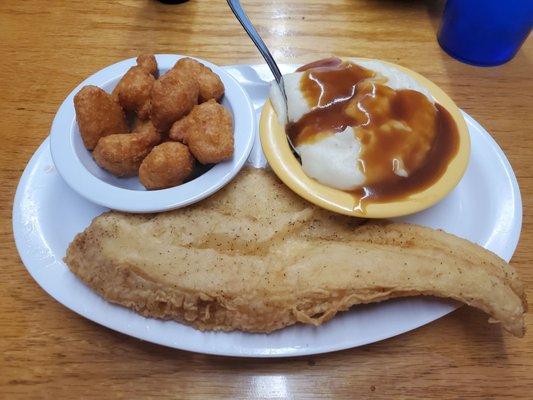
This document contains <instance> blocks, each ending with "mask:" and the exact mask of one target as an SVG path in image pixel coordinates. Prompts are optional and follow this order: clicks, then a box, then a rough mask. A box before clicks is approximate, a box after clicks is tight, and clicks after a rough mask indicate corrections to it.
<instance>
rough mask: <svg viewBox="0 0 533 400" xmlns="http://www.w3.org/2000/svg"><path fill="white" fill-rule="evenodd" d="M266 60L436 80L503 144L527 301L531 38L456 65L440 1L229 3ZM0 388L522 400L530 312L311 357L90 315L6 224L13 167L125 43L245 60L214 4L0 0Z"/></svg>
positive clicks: (247, 53) (19, 393)
mask: <svg viewBox="0 0 533 400" xmlns="http://www.w3.org/2000/svg"><path fill="white" fill-rule="evenodd" d="M243 4H244V6H245V8H246V10H247V11H248V13H249V15H250V17H251V19H252V20H253V21H254V23H255V24H257V27H258V29H259V31H260V32H261V34H263V35H264V37H265V40H266V42H267V43H268V44H269V45H270V46H271V48H272V49H273V54H274V56H275V58H276V59H277V60H279V61H280V62H305V61H310V60H313V59H317V58H320V57H324V56H329V55H332V54H337V55H340V56H349V55H350V56H363V57H374V58H381V59H384V60H389V61H393V62H396V63H399V64H402V65H404V66H406V67H409V68H412V69H414V70H415V71H418V72H420V73H422V74H423V75H425V76H426V77H428V78H429V79H431V80H433V81H434V82H436V83H437V84H438V85H440V86H441V87H442V88H443V89H444V90H445V91H447V92H448V93H449V94H450V95H451V97H452V98H453V99H454V100H455V101H456V102H457V104H458V105H459V106H460V107H461V108H463V109H464V110H465V111H466V112H468V113H469V114H470V115H472V116H473V117H474V118H475V119H477V120H478V121H479V122H480V123H481V124H482V125H484V126H485V127H486V128H487V129H488V130H489V132H491V134H492V135H493V137H494V138H495V139H496V141H497V142H498V144H499V145H500V146H501V147H502V148H503V149H504V151H505V153H506V154H507V156H508V158H509V160H510V162H511V164H512V166H513V168H514V169H515V171H516V175H517V177H518V181H519V183H520V187H521V192H522V196H523V197H522V199H523V203H524V225H523V230H522V236H521V240H520V244H519V246H518V249H517V251H516V254H515V256H514V257H513V260H512V264H513V265H514V266H515V267H516V268H517V269H518V271H519V273H520V275H521V277H522V279H523V281H524V282H525V285H526V290H527V294H528V296H529V298H530V299H531V298H533V266H532V251H533V213H532V211H531V210H532V207H533V193H532V192H533V132H532V128H531V127H532V126H533V97H532V96H533V95H532V93H533V84H532V82H533V81H532V76H533V68H532V58H533V43H532V42H533V41H532V40H531V39H530V40H529V41H528V42H526V44H525V45H524V47H523V48H522V50H521V51H520V52H519V54H518V55H517V56H516V58H515V59H514V60H512V61H511V62H509V63H508V64H506V65H504V66H501V67H497V68H485V69H484V68H476V67H472V66H468V65H464V64H461V63H459V62H457V61H455V60H453V59H451V58H450V57H449V56H447V55H446V54H445V53H443V52H442V51H441V50H440V48H439V46H438V44H437V42H436V40H435V33H436V29H437V26H438V21H439V17H440V11H441V9H442V2H441V1H384V0H372V1H370V0H368V1H356V0H286V1H282V0H266V1H265V0H244V1H243ZM0 50H1V52H2V60H1V63H0V97H1V102H0V107H1V113H0V116H1V117H0V124H1V129H0V135H1V136H0V137H1V139H2V141H1V145H0V179H1V182H2V184H3V185H4V189H3V190H2V191H0V221H1V223H0V235H1V236H0V267H1V273H2V275H1V277H0V398H1V399H31V398H45V399H48V398H50V399H76V398H86V399H103V398H124V399H133V398H195V399H207V398H265V399H271V398H302V399H303V398H306V399H308V398H336V399H340V398H427V399H433V398H484V399H486V398H495V399H502V398H514V399H526V398H532V396H533V395H532V393H533V329H532V328H533V326H532V325H533V318H532V317H531V314H528V315H527V316H526V322H527V325H528V327H529V330H530V332H529V333H528V334H526V336H525V338H523V339H516V338H513V337H511V336H510V335H509V334H507V333H505V332H502V331H501V329H500V328H499V327H498V326H495V325H489V324H487V318H486V316H485V315H484V314H482V313H480V312H477V311H475V310H473V309H470V308H467V307H463V308H462V309H460V310H459V311H457V312H454V313H452V314H451V315H449V316H447V317H445V318H442V319H441V320H439V321H436V322H434V323H431V324H429V325H426V326H424V327H422V328H420V329H418V330H416V331H413V332H410V333H407V334H404V335H401V336H399V337H396V338H392V339H389V340H386V341H384V342H381V343H375V344H372V345H368V346H364V347H361V348H356V349H351V350H346V351H341V352H337V353H333V354H326V355H320V356H313V357H303V358H293V359H281V360H261V359H236V358H223V357H213V356H205V355H199V354H192V353H187V352H182V351H177V350H172V349H168V348H164V347H160V346H157V345H152V344H149V343H145V342H142V341H139V340H137V339H133V338H130V337H127V336H124V335H122V334H118V333H115V332H113V331H111V330H109V329H106V328H103V327H101V326H98V325H96V324H94V323H92V322H89V321H88V320H86V319H84V318H82V317H80V316H78V315H76V314H74V313H73V312H71V311H69V310H67V309H66V308H65V307H63V306H62V305H61V304H59V303H57V302H56V301H54V300H53V299H52V298H51V297H49V296H48V295H47V294H46V293H45V292H44V291H43V290H42V289H41V288H40V287H39V286H38V285H37V284H36V283H35V282H34V281H33V280H32V278H31V277H30V276H29V275H28V273H27V272H26V270H25V268H24V266H23V265H22V263H21V261H20V259H19V256H18V254H17V251H16V249H15V244H14V242H13V236H12V229H11V209H12V202H13V196H14V193H15V189H16V186H17V183H18V180H19V177H20V175H21V173H22V171H23V169H24V167H25V165H26V163H27V161H28V160H29V158H30V157H31V155H32V154H33V152H34V151H35V150H36V149H37V147H38V146H39V144H40V143H41V142H42V141H43V140H44V138H46V136H47V135H48V132H49V127H50V123H51V121H52V118H53V116H54V113H55V112H56V110H57V108H58V106H59V105H60V103H61V102H62V101H63V99H64V97H65V96H66V95H67V94H68V93H69V92H70V91H71V90H72V89H73V88H74V87H75V86H76V85H77V84H78V83H79V82H80V81H82V80H83V79H84V78H85V77H87V76H88V75H90V74H92V73H94V72H95V71H97V70H99V69H101V68H103V67H105V66H107V65H109V64H111V63H114V62H116V61H119V60H121V59H124V58H128V57H132V56H135V55H136V54H138V53H139V52H141V51H143V52H155V53H182V54H189V55H194V56H199V57H202V58H205V59H208V60H211V61H213V62H215V63H218V64H222V65H224V64H238V63H260V62H262V60H261V58H260V56H259V53H258V52H257V51H256V50H255V48H254V47H253V45H252V43H251V42H250V40H248V38H247V36H246V35H245V33H244V31H243V30H242V29H241V27H240V25H239V24H238V22H237V21H236V20H235V19H234V17H233V15H232V14H231V12H230V11H229V9H228V7H227V5H226V2H225V1H223V0H191V1H189V2H188V3H185V4H182V5H174V6H170V5H163V4H160V3H158V2H156V1H152V0H116V1H111V0H108V1H103V0H91V1H85V0H83V1H81V0H68V1H67V0H65V1H62V0H48V1H38V0H25V1H15V0H3V1H2V2H0Z"/></svg>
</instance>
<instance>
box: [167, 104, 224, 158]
mask: <svg viewBox="0 0 533 400" xmlns="http://www.w3.org/2000/svg"><path fill="white" fill-rule="evenodd" d="M169 135H170V138H171V139H172V140H178V141H181V142H183V143H186V144H187V145H188V146H189V150H190V151H191V153H192V154H193V155H194V157H196V159H197V160H198V161H200V162H201V163H202V164H211V163H218V162H220V161H223V160H226V159H228V158H231V156H233V119H232V116H231V114H230V112H229V111H228V110H226V108H225V107H224V106H222V105H220V104H219V103H217V102H216V101H215V100H209V101H207V102H205V103H202V104H200V105H197V106H194V108H193V109H192V111H191V112H190V113H189V115H187V116H186V117H184V118H182V119H181V120H179V121H177V122H175V123H174V124H173V125H172V127H171V129H170V133H169Z"/></svg>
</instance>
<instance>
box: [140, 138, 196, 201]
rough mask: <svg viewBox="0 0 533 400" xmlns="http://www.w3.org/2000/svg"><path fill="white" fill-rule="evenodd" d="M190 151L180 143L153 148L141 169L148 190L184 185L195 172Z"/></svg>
mask: <svg viewBox="0 0 533 400" xmlns="http://www.w3.org/2000/svg"><path fill="white" fill-rule="evenodd" d="M193 164H194V159H193V157H192V155H191V153H190V152H189V149H188V148H187V146H185V145H184V144H181V143H178V142H165V143H162V144H160V145H159V146H156V147H154V148H153V150H152V151H151V152H150V154H148V156H147V157H146V158H145V159H144V161H143V162H142V164H141V167H140V168H139V179H140V181H141V183H142V184H143V185H144V186H145V187H146V189H150V190H151V189H165V188H169V187H172V186H176V185H179V184H180V183H182V182H183V181H184V180H185V179H186V178H187V177H188V176H189V175H190V174H191V173H192V170H193Z"/></svg>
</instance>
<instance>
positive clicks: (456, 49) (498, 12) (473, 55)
mask: <svg viewBox="0 0 533 400" xmlns="http://www.w3.org/2000/svg"><path fill="white" fill-rule="evenodd" d="M532 24H533V0H448V1H447V2H446V6H445V8H444V14H443V16H442V22H441V26H440V29H439V33H438V40H439V44H440V46H441V47H442V48H443V49H444V51H446V53H448V54H449V55H451V56H452V57H454V58H456V59H458V60H460V61H462V62H465V63H468V64H473V65H479V66H486V67H488V66H492V65H499V64H504V63H506V62H507V61H509V60H510V59H511V58H513V57H514V56H515V54H516V53H517V52H518V49H520V46H521V45H522V43H524V41H525V40H526V39H527V37H528V35H529V32H531V26H532Z"/></svg>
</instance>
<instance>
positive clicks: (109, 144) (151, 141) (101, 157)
mask: <svg viewBox="0 0 533 400" xmlns="http://www.w3.org/2000/svg"><path fill="white" fill-rule="evenodd" d="M160 142H161V136H160V134H159V133H158V132H157V130H156V129H155V128H154V127H153V126H152V125H151V124H145V125H144V126H143V127H142V128H141V129H140V130H139V131H138V132H134V133H123V134H115V135H109V136H106V137H103V138H102V139H100V140H99V141H98V144H97V145H96V147H95V149H94V152H93V157H94V160H95V161H96V164H98V165H99V166H100V167H102V168H103V169H105V170H107V171H109V172H111V173H112V174H113V175H115V176H118V177H127V176H135V175H137V174H138V173H139V167H140V166H141V163H142V161H143V160H144V158H145V157H146V156H147V155H148V153H150V151H151V150H152V148H153V147H154V146H156V145H157V144H159V143H160Z"/></svg>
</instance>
